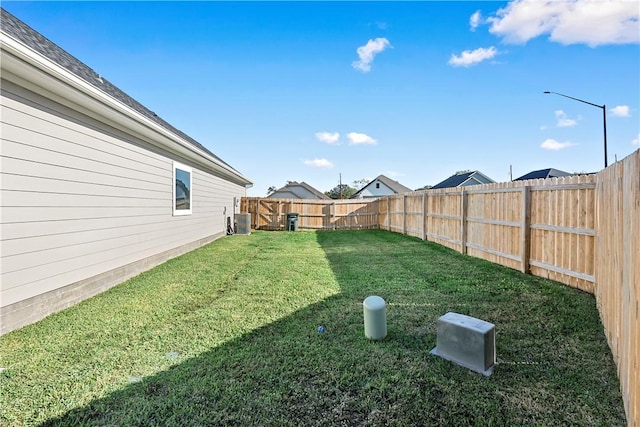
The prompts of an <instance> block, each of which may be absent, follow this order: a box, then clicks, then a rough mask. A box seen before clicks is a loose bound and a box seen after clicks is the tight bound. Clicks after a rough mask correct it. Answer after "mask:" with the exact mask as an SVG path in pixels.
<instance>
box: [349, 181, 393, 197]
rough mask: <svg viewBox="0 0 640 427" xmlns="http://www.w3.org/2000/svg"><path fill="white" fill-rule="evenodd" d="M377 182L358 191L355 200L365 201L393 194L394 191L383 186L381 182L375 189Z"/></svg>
mask: <svg viewBox="0 0 640 427" xmlns="http://www.w3.org/2000/svg"><path fill="white" fill-rule="evenodd" d="M377 182H378V181H373V182H370V183H369V184H367V186H366V187H364V188H363V189H362V190H361V191H360V193H359V194H358V197H357V198H358V199H367V198H372V197H382V196H389V195H391V194H395V191H393V190H392V189H391V188H389V187H387V186H386V185H384V183H382V182H380V188H376V183H377Z"/></svg>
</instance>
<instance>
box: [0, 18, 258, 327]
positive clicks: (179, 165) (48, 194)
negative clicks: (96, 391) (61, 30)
mask: <svg viewBox="0 0 640 427" xmlns="http://www.w3.org/2000/svg"><path fill="white" fill-rule="evenodd" d="M0 12H1V22H2V26H1V28H0V46H1V52H0V54H1V56H0V65H1V74H0V77H1V82H0V83H1V97H0V108H1V116H0V134H1V144H2V149H1V150H2V151H1V153H0V157H1V159H0V160H1V164H0V178H1V179H0V194H1V195H2V204H1V207H0V226H1V229H2V235H1V236H0V268H1V270H0V324H1V329H0V333H6V332H9V331H11V330H13V329H16V328H19V327H21V326H23V325H26V324H29V323H33V322H35V321H37V320H39V319H41V318H43V317H45V316H47V315H48V314H50V313H53V312H56V311H59V310H62V309H64V308H66V307H68V306H70V305H73V304H75V303H77V302H79V301H82V300H83V299H86V298H88V297H91V296H93V295H95V294H97V293H100V292H102V291H104V290H106V289H108V288H110V287H112V286H114V285H116V284H118V283H120V282H122V281H123V280H125V279H127V278H130V277H132V276H135V275H136V274H138V273H140V272H142V271H144V270H147V269H149V268H151V267H153V266H155V265H157V264H160V263H162V262H164V261H165V260H167V259H169V258H172V257H175V256H177V255H180V254H183V253H185V252H188V251H190V250H193V249H195V248H197V247H199V246H202V245H204V244H206V243H208V242H211V241H213V240H214V239H216V238H219V237H221V236H224V235H225V234H226V233H225V232H226V223H227V217H230V216H233V213H234V212H235V205H236V201H238V200H239V199H240V198H241V197H243V196H245V195H246V188H248V187H250V186H251V181H249V180H248V179H247V178H245V177H244V176H243V175H242V174H241V173H240V172H238V171H237V170H235V169H234V168H233V167H231V166H230V165H229V164H227V163H225V162H224V161H222V160H221V159H220V158H218V157H217V156H216V155H214V154H213V153H211V152H210V151H209V150H207V149H206V148H205V147H203V146H202V145H200V144H199V143H198V142H196V141H195V140H193V139H191V138H190V137H188V136H187V135H185V134H184V133H182V132H180V131H179V130H177V129H175V128H174V127H172V126H171V125H169V124H168V123H167V122H165V121H163V120H162V119H160V118H159V117H157V116H156V115H155V114H154V113H153V112H151V111H150V110H148V109H147V108H145V107H144V106H142V105H141V104H140V103H138V102H137V101H135V100H134V99H132V98H131V97H129V96H128V95H127V94H125V93H124V92H122V91H121V90H120V89H118V88H116V87H115V86H113V85H112V84H111V83H109V82H108V81H107V80H106V79H104V78H103V77H101V76H100V75H98V74H97V73H96V72H95V71H93V70H92V69H90V68H89V67H88V66H86V65H85V64H83V63H82V62H80V61H79V60H77V59H76V58H74V57H73V56H71V55H70V54H68V53H67V52H65V51H64V50H62V49H61V48H60V47H58V46H56V45H55V44H54V43H52V42H51V41H49V40H47V39H46V38H44V37H43V36H42V35H40V34H39V33H37V32H36V31H34V30H33V29H31V28H30V27H28V26H27V25H26V24H24V23H23V22H21V21H20V20H18V19H17V18H16V17H14V16H13V15H11V14H10V13H8V12H7V11H5V10H4V9H0ZM167 84H171V82H167Z"/></svg>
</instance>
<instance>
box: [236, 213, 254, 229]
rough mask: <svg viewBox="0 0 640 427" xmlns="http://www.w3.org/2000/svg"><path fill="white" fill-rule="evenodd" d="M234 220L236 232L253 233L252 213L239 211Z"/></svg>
mask: <svg viewBox="0 0 640 427" xmlns="http://www.w3.org/2000/svg"><path fill="white" fill-rule="evenodd" d="M234 222H235V225H236V229H235V233H236V234H251V214H250V213H237V214H235V218H234Z"/></svg>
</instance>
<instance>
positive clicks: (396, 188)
mask: <svg viewBox="0 0 640 427" xmlns="http://www.w3.org/2000/svg"><path fill="white" fill-rule="evenodd" d="M376 182H380V183H382V184H384V185H385V186H387V187H388V188H389V189H390V190H391V191H393V193H394V194H399V193H410V192H412V191H413V190H412V189H410V188H409V187H405V186H404V185H402V184H400V183H399V182H398V181H394V180H392V179H391V178H388V177H386V176H384V175H378V176H377V177H376V178H375V179H372V180H371V182H369V183H368V184H367V185H365V186H364V187H362V188H361V189H360V190H358V191H356V192H355V193H354V194H353V196H351V197H350V198H351V199H359V198H361V197H362V196H361V195H362V193H363V192H364V191H366V190H369V189H371V187H373V186H374V185H375V183H376Z"/></svg>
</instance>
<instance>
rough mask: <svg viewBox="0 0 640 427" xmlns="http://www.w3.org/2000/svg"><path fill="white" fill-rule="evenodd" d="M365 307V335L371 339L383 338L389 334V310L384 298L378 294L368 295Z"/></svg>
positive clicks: (363, 304)
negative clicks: (387, 310)
mask: <svg viewBox="0 0 640 427" xmlns="http://www.w3.org/2000/svg"><path fill="white" fill-rule="evenodd" d="M362 306H363V309H364V336H365V337H367V338H369V339H370V340H381V339H383V338H384V337H386V336H387V312H386V307H387V304H386V303H385V301H384V299H382V298H381V297H379V296H377V295H372V296H370V297H367V298H366V299H365V300H364V302H363V303H362Z"/></svg>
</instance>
